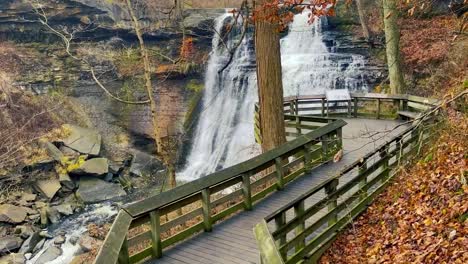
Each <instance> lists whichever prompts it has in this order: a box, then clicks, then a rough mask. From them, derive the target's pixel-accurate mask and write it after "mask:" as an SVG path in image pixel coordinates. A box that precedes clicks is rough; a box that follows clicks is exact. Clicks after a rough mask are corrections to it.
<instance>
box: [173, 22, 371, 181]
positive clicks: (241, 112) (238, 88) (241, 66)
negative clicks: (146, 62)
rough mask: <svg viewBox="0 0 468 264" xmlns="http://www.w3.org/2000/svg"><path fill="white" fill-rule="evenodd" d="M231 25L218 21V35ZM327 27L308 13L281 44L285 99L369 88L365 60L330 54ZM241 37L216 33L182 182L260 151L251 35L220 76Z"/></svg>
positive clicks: (351, 56) (352, 55) (290, 29)
mask: <svg viewBox="0 0 468 264" xmlns="http://www.w3.org/2000/svg"><path fill="white" fill-rule="evenodd" d="M232 20H233V18H232V16H230V15H228V14H225V15H223V16H221V17H219V18H218V19H217V20H216V30H217V32H222V31H223V27H224V26H225V24H226V23H228V22H230V23H232ZM326 24H327V20H326V19H325V18H321V19H316V20H315V22H314V23H313V24H312V25H310V24H309V22H308V14H305V13H304V14H298V15H296V16H295V18H294V22H293V23H292V24H291V25H290V28H289V33H288V35H287V36H286V37H284V38H283V39H282V40H281V54H282V55H281V59H282V66H283V86H284V95H285V96H294V95H304V94H317V93H323V92H325V91H326V90H330V89H349V90H360V89H363V90H365V89H367V85H366V82H365V69H364V66H365V60H364V57H363V56H361V55H354V54H340V53H334V52H332V51H330V50H333V49H331V48H328V47H327V46H326V44H325V42H324V40H323V33H324V32H323V29H324V28H325V26H326ZM238 38H239V34H237V35H236V34H230V36H229V37H228V38H227V40H225V41H223V40H222V39H221V38H220V37H219V34H218V33H217V34H215V37H214V39H213V51H212V53H211V56H210V59H209V62H208V66H207V67H208V68H207V72H206V77H205V94H204V98H203V110H202V112H201V114H200V117H199V123H198V124H197V128H196V132H195V134H194V139H193V145H192V148H191V152H190V153H189V155H188V158H187V161H186V164H187V165H186V167H185V169H184V170H183V171H182V172H180V173H179V175H178V179H180V180H183V181H191V180H194V179H197V178H199V177H203V176H205V175H207V174H210V173H212V172H214V171H217V170H219V169H222V168H225V167H228V166H231V165H234V164H236V163H239V162H242V161H244V160H246V159H248V158H250V157H252V156H253V155H254V154H255V153H258V152H259V148H258V146H256V144H255V139H254V134H253V119H254V117H253V115H254V104H255V102H256V101H257V89H256V74H255V71H254V66H255V58H254V57H255V54H254V50H253V43H252V42H253V41H252V36H251V35H249V34H247V35H246V37H245V38H244V40H242V44H241V45H240V46H239V48H238V49H237V51H236V53H235V54H234V58H233V60H232V63H231V64H230V65H229V66H228V67H227V68H226V69H225V70H224V71H223V72H222V73H221V74H218V71H219V69H221V68H222V67H223V66H224V65H225V64H226V62H227V61H228V58H229V54H228V51H227V49H226V48H225V47H223V45H221V44H222V43H226V45H227V46H233V45H234V43H235V42H236V41H238ZM255 146H256V147H255Z"/></svg>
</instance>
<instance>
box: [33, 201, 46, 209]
mask: <svg viewBox="0 0 468 264" xmlns="http://www.w3.org/2000/svg"><path fill="white" fill-rule="evenodd" d="M34 205H35V206H36V208H37V209H41V208H43V207H45V206H47V204H46V203H44V202H40V201H39V202H35V203H34Z"/></svg>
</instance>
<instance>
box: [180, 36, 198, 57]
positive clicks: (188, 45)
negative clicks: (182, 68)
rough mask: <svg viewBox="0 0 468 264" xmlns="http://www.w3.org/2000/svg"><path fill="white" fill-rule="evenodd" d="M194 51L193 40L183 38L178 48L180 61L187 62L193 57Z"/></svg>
mask: <svg viewBox="0 0 468 264" xmlns="http://www.w3.org/2000/svg"><path fill="white" fill-rule="evenodd" d="M194 51H195V49H194V47H193V38H192V37H185V38H184V39H183V40H182V46H181V47H180V59H181V60H182V61H188V60H189V59H190V58H191V57H192V56H193V54H194Z"/></svg>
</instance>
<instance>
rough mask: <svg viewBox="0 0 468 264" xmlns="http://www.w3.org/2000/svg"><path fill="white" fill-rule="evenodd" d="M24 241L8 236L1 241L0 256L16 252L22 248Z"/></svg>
mask: <svg viewBox="0 0 468 264" xmlns="http://www.w3.org/2000/svg"><path fill="white" fill-rule="evenodd" d="M22 243H23V240H22V239H21V238H19V237H15V236H7V237H3V238H2V239H0V254H5V253H9V252H13V251H16V250H17V249H19V248H20V247H21V244H22Z"/></svg>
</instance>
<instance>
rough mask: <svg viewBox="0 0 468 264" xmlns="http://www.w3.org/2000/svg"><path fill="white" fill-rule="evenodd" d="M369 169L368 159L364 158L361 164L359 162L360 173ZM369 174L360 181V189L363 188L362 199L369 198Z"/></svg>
mask: <svg viewBox="0 0 468 264" xmlns="http://www.w3.org/2000/svg"><path fill="white" fill-rule="evenodd" d="M366 170H367V160H364V161H363V162H362V163H361V164H359V175H362V174H363V173H365V171H366ZM367 188H368V187H367V176H366V177H364V178H362V180H360V181H359V189H360V190H361V195H360V199H361V201H362V200H364V199H366V198H367Z"/></svg>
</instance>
